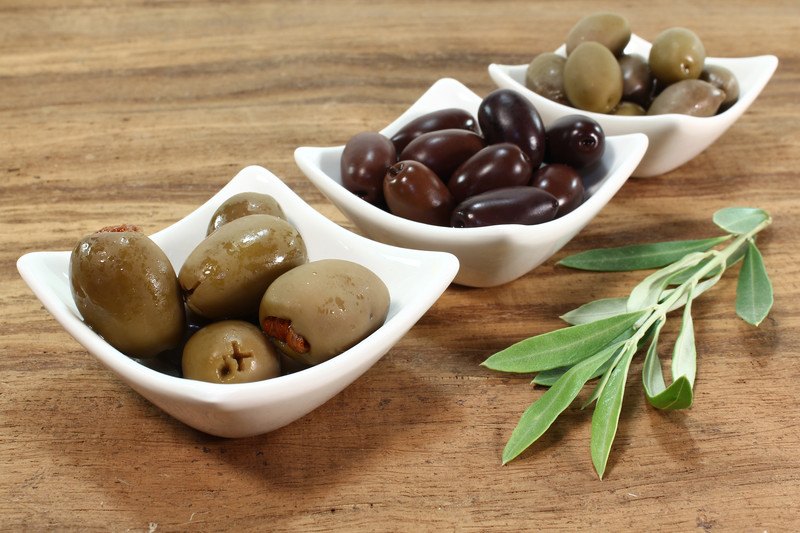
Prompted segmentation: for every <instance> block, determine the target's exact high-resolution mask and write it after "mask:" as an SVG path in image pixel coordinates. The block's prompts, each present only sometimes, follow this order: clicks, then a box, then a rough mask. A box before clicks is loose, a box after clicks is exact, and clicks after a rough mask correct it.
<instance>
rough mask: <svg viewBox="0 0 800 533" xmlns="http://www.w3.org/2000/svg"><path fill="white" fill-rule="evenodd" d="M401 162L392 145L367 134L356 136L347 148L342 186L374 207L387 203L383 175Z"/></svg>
mask: <svg viewBox="0 0 800 533" xmlns="http://www.w3.org/2000/svg"><path fill="white" fill-rule="evenodd" d="M396 162H397V152H396V151H395V149H394V145H393V144H392V142H391V141H390V140H389V139H387V138H386V137H384V136H383V135H381V134H380V133H375V132H371V131H366V132H362V133H358V134H356V135H354V136H353V137H352V138H351V139H350V140H349V141H347V144H346V145H345V147H344V150H343V151H342V158H341V161H340V167H341V175H342V185H343V186H344V188H345V189H347V190H348V191H350V192H352V193H353V194H355V195H356V196H358V197H359V198H362V199H364V200H366V201H367V202H369V203H371V204H373V205H378V206H380V205H382V204H383V176H384V174H386V169H387V168H389V167H390V166H392V165H394V164H395V163H396Z"/></svg>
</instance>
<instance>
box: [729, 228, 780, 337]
mask: <svg viewBox="0 0 800 533" xmlns="http://www.w3.org/2000/svg"><path fill="white" fill-rule="evenodd" d="M772 301H773V295H772V282H770V280H769V276H767V269H766V268H765V267H764V259H763V257H761V252H760V251H759V250H758V248H757V247H756V245H755V243H753V242H752V241H751V242H750V243H749V244H748V248H747V253H746V254H745V256H744V262H743V263H742V268H741V270H739V281H738V283H737V285H736V314H737V315H739V317H741V319H742V320H744V321H745V322H747V323H748V324H753V325H754V326H758V325H759V324H760V323H761V321H762V320H764V319H765V318H766V317H767V315H768V314H769V310H770V309H772Z"/></svg>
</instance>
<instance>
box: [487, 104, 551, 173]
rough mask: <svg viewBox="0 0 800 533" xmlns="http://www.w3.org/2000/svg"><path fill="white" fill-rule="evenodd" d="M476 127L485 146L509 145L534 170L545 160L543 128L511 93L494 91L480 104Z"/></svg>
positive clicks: (538, 118)
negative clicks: (528, 162)
mask: <svg viewBox="0 0 800 533" xmlns="http://www.w3.org/2000/svg"><path fill="white" fill-rule="evenodd" d="M478 125H479V126H480V128H481V132H482V133H483V136H484V138H485V139H486V144H497V143H511V144H516V145H517V146H518V147H519V149H520V150H522V151H523V153H524V154H525V155H527V156H528V158H529V159H530V160H531V167H532V168H537V167H538V166H539V165H541V164H542V160H543V158H544V124H543V123H542V118H541V116H539V112H538V111H537V110H536V108H535V107H533V104H531V103H530V102H529V101H528V99H527V98H525V97H524V96H522V95H521V94H519V93H518V92H516V91H512V90H511V89H497V90H495V91H493V92H491V93H489V95H487V96H486V98H484V99H483V100H481V103H480V105H479V106H478Z"/></svg>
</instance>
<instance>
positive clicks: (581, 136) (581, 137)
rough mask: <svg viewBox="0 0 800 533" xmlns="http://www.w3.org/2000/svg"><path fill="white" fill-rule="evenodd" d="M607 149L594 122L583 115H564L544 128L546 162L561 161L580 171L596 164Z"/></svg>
mask: <svg viewBox="0 0 800 533" xmlns="http://www.w3.org/2000/svg"><path fill="white" fill-rule="evenodd" d="M605 148H606V136H605V133H604V132H603V128H602V127H601V126H600V124H598V123H597V121H595V120H593V119H591V118H589V117H585V116H583V115H567V116H564V117H561V118H559V119H557V120H555V121H554V122H553V123H552V124H550V127H549V128H548V129H547V162H548V163H562V164H565V165H569V166H571V167H572V168H574V169H576V170H578V171H580V170H583V169H588V168H590V167H592V166H593V165H595V164H596V163H598V162H599V161H600V159H602V157H603V153H604V152H605Z"/></svg>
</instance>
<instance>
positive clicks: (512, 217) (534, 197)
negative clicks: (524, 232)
mask: <svg viewBox="0 0 800 533" xmlns="http://www.w3.org/2000/svg"><path fill="white" fill-rule="evenodd" d="M557 211H558V200H557V199H556V197H555V196H553V195H552V194H550V193H549V192H547V191H544V190H542V189H538V188H536V187H530V186H522V187H507V188H504V189H494V190H491V191H487V192H484V193H481V194H477V195H475V196H472V197H470V198H467V199H466V200H464V201H463V202H461V203H460V204H458V206H457V207H456V208H455V210H454V211H453V216H452V217H451V219H450V222H451V225H452V226H453V227H454V228H476V227H481V226H494V225H496V224H525V225H532V224H541V223H542V222H547V221H549V220H552V219H553V218H555V216H556V212H557Z"/></svg>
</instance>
